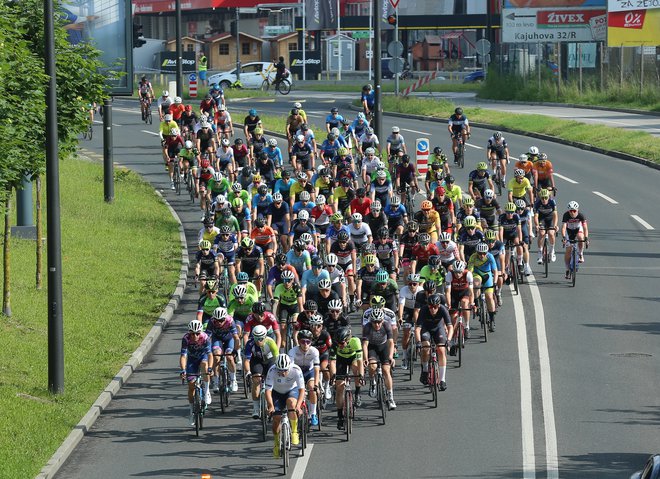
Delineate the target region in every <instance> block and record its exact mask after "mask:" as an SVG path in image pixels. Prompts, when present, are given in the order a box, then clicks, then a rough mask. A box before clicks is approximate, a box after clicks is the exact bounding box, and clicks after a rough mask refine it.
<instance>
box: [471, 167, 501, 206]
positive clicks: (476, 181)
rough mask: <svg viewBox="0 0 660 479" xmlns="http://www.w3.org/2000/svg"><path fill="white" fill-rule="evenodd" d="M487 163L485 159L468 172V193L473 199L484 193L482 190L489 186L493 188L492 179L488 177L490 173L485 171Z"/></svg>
mask: <svg viewBox="0 0 660 479" xmlns="http://www.w3.org/2000/svg"><path fill="white" fill-rule="evenodd" d="M487 168H488V165H487V164H486V162H485V161H480V162H479V163H477V168H476V169H474V170H472V171H471V172H470V176H469V179H468V193H470V196H472V198H474V199H475V201H476V200H477V199H479V198H481V197H482V196H483V195H484V190H486V188H489V189H491V190H494V189H495V187H494V186H493V180H492V179H491V178H490V173H489V172H488V171H487Z"/></svg>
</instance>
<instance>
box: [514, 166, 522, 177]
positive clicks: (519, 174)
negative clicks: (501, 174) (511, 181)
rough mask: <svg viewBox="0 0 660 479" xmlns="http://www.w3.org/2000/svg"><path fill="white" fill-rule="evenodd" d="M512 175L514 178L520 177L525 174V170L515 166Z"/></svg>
mask: <svg viewBox="0 0 660 479" xmlns="http://www.w3.org/2000/svg"><path fill="white" fill-rule="evenodd" d="M513 176H515V177H516V178H522V177H523V176H525V170H523V169H522V168H516V169H515V170H514V171H513Z"/></svg>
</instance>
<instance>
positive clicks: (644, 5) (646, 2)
mask: <svg viewBox="0 0 660 479" xmlns="http://www.w3.org/2000/svg"><path fill="white" fill-rule="evenodd" d="M656 8H660V1H658V0H608V2H607V11H608V12H610V13H611V12H630V11H633V10H652V9H656Z"/></svg>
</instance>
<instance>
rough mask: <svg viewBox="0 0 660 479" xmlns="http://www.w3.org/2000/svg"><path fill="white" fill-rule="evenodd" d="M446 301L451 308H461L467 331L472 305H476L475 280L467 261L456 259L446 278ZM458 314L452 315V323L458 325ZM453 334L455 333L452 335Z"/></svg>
mask: <svg viewBox="0 0 660 479" xmlns="http://www.w3.org/2000/svg"><path fill="white" fill-rule="evenodd" d="M445 279H446V281H447V283H446V285H445V293H446V295H447V298H446V301H447V304H448V305H449V307H450V308H451V309H454V310H458V309H461V312H460V314H461V315H462V316H463V324H464V325H465V331H466V334H467V331H469V329H470V311H469V309H470V307H471V306H473V305H474V280H473V275H472V273H471V272H470V271H469V270H468V269H467V263H466V262H465V261H456V262H455V263H454V266H453V267H452V269H451V270H450V271H449V272H448V273H447V277H446V278H445ZM457 319H458V314H454V315H452V324H453V325H454V326H456V320H457ZM452 336H453V335H452Z"/></svg>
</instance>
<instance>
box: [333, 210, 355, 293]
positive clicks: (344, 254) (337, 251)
mask: <svg viewBox="0 0 660 479" xmlns="http://www.w3.org/2000/svg"><path fill="white" fill-rule="evenodd" d="M335 214H336V213H335ZM340 221H341V220H340ZM335 224H336V223H335ZM335 224H333V225H331V226H330V227H329V228H328V241H331V240H332V236H331V235H330V230H331V228H334V227H335ZM336 239H337V240H336V241H334V242H331V244H330V251H329V254H328V256H330V254H334V255H335V256H337V265H338V266H339V267H341V269H342V270H343V271H344V274H345V275H346V278H347V280H348V292H349V294H350V296H351V305H352V304H353V302H354V301H355V293H356V281H355V273H356V272H357V271H358V268H357V250H356V248H355V243H353V241H351V239H350V235H349V233H348V231H347V228H346V229H345V227H344V226H342V227H341V229H340V230H339V232H338V233H337V237H336Z"/></svg>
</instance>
